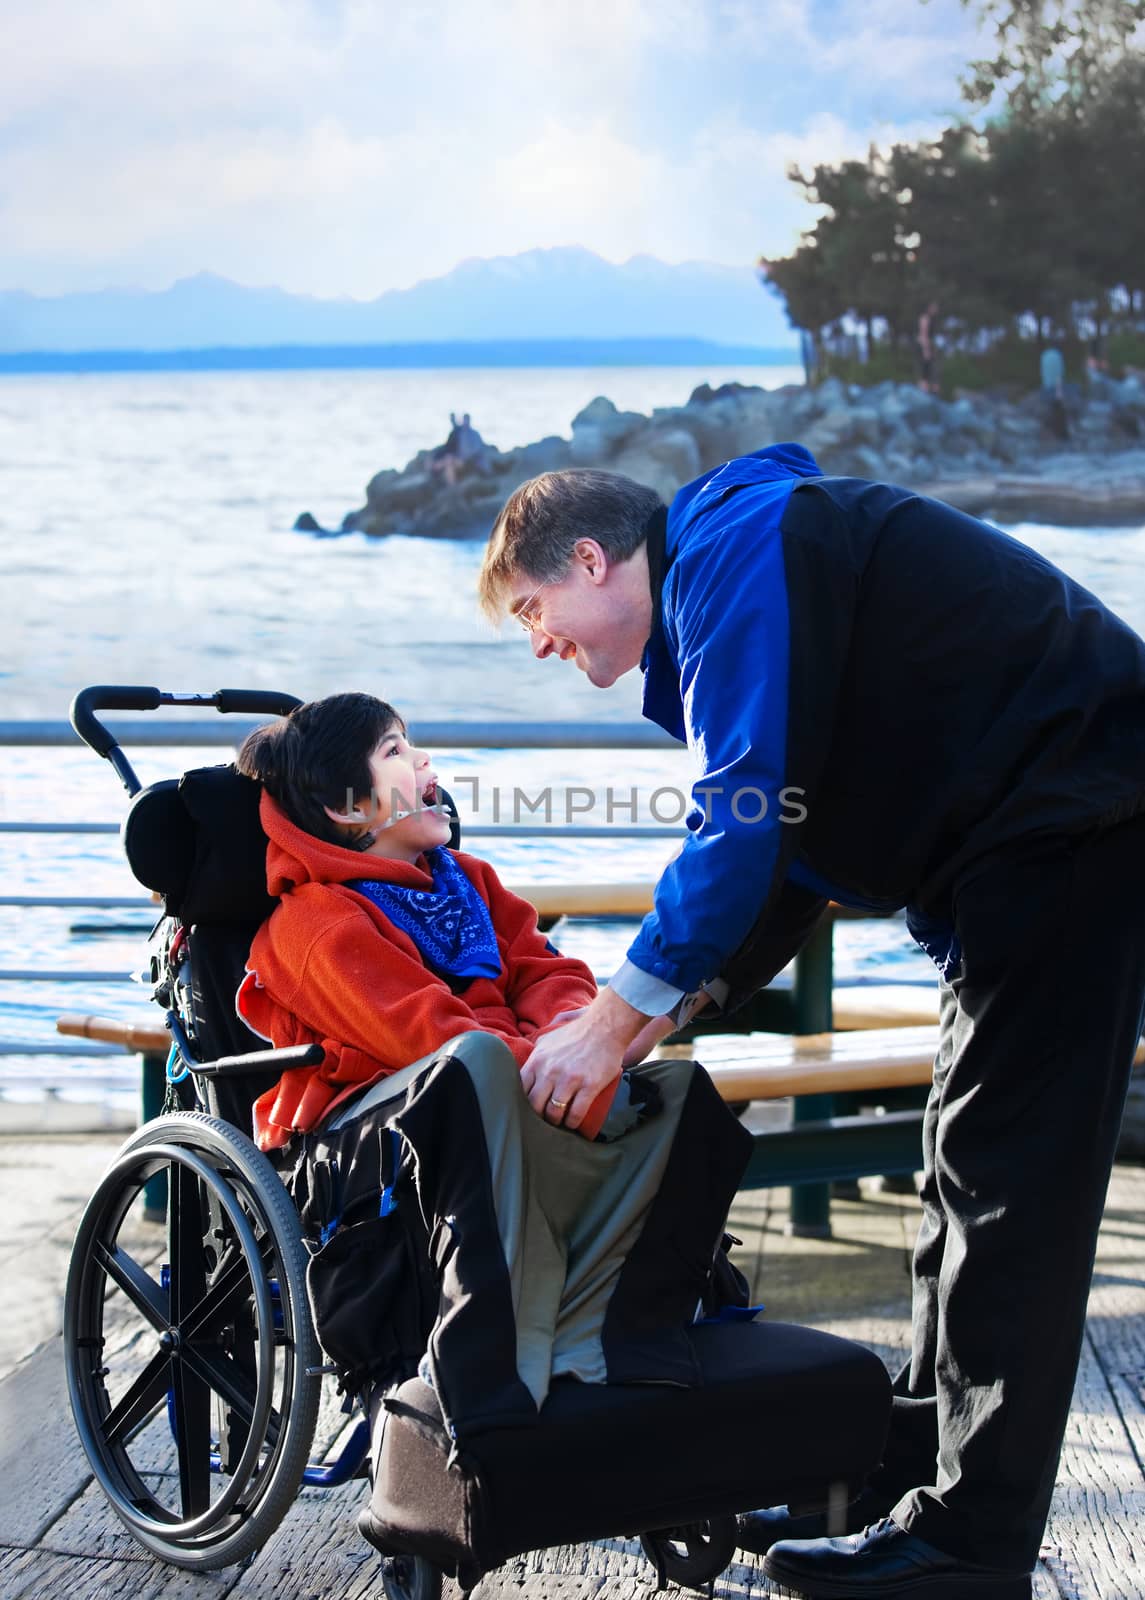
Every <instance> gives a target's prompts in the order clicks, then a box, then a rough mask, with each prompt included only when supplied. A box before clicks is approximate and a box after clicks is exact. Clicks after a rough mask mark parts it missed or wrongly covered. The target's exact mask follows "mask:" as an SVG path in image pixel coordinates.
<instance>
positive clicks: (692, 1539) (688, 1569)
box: [640, 1517, 737, 1589]
mask: <svg viewBox="0 0 1145 1600" xmlns="http://www.w3.org/2000/svg"><path fill="white" fill-rule="evenodd" d="M736 1527H737V1524H736V1519H735V1518H734V1517H709V1518H708V1520H707V1521H706V1522H692V1523H689V1524H688V1525H687V1526H686V1527H680V1528H657V1529H656V1530H655V1531H654V1532H652V1533H643V1534H641V1536H640V1543H641V1546H642V1547H643V1550H644V1554H645V1555H646V1556H647V1557H648V1559H649V1561H651V1563H652V1565H653V1566H654V1567H655V1568H656V1576H657V1578H658V1579H659V1581H660V1587H661V1588H663V1587H664V1584H665V1583H666V1582H668V1583H678V1584H679V1585H680V1587H681V1588H684V1589H706V1588H707V1587H708V1586H709V1584H711V1583H712V1581H713V1580H714V1579H715V1578H718V1577H719V1575H720V1573H721V1572H722V1571H723V1570H724V1568H725V1567H726V1566H727V1564H728V1562H729V1561H730V1560H731V1558H732V1556H733V1554H734V1553H735V1547H736Z"/></svg>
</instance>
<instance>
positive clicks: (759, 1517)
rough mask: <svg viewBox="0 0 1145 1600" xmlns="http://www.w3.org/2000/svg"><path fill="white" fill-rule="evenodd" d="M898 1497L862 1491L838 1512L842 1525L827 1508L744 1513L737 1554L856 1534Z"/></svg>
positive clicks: (770, 1508)
mask: <svg viewBox="0 0 1145 1600" xmlns="http://www.w3.org/2000/svg"><path fill="white" fill-rule="evenodd" d="M897 1499H898V1495H895V1496H894V1497H893V1498H889V1497H888V1496H886V1495H881V1494H878V1493H877V1492H876V1491H875V1490H873V1489H864V1490H863V1492H862V1493H861V1494H859V1495H857V1496H856V1498H855V1499H854V1500H850V1501H848V1502H847V1503H846V1504H845V1505H844V1506H843V1508H842V1511H843V1518H842V1522H841V1523H840V1522H839V1521H838V1518H837V1516H836V1519H835V1520H834V1521H832V1520H831V1518H830V1516H829V1513H828V1510H827V1507H826V1506H820V1507H818V1508H816V1509H814V1510H809V1511H800V1510H796V1511H793V1510H792V1509H791V1507H790V1506H768V1507H766V1508H765V1509H764V1510H762V1511H747V1512H745V1513H744V1514H743V1516H741V1517H739V1518H737V1521H738V1524H739V1527H738V1531H737V1533H736V1544H737V1545H738V1547H739V1548H740V1549H741V1550H751V1551H753V1552H754V1553H755V1554H756V1555H760V1556H762V1555H765V1554H766V1553H767V1551H768V1550H770V1549H771V1547H772V1545H773V1544H778V1543H779V1542H780V1540H781V1539H827V1538H830V1537H832V1536H833V1535H836V1534H841V1533H859V1532H860V1531H861V1530H862V1529H863V1528H865V1527H866V1526H867V1524H868V1523H870V1522H877V1521H878V1519H879V1518H880V1517H885V1516H886V1514H887V1512H888V1511H889V1510H890V1508H891V1506H892V1505H894V1504H895V1501H897Z"/></svg>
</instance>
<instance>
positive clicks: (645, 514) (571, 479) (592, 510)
mask: <svg viewBox="0 0 1145 1600" xmlns="http://www.w3.org/2000/svg"><path fill="white" fill-rule="evenodd" d="M663 503H664V502H663V501H662V500H661V499H660V496H659V495H658V494H657V493H656V491H655V490H654V489H647V488H645V486H644V485H643V484H642V483H637V482H636V481H635V480H634V479H632V478H625V477H624V476H622V474H621V473H619V472H597V471H595V470H593V469H591V468H588V467H570V468H568V469H567V470H565V471H563V472H542V473H541V475H540V477H539V478H530V479H529V481H528V483H523V484H522V485H521V487H520V488H519V489H514V491H513V493H512V494H511V495H510V496H509V498H508V500H506V502H505V504H504V506H503V507H502V508H501V513H500V515H499V516H498V518H497V521H496V522H495V523H494V525H493V532H492V533H491V534H490V536H489V547H488V549H487V550H486V552H485V560H484V561H483V562H482V564H481V575H480V577H479V578H478V580H477V594H478V598H479V600H480V602H481V609H482V610H483V611H484V612H485V614H486V615H487V616H489V617H491V618H492V619H493V620H494V621H495V622H496V621H499V620H500V618H501V616H502V614H503V612H504V610H505V592H506V590H507V589H508V588H509V586H510V585H511V584H512V583H513V581H514V579H515V578H517V577H518V576H519V575H520V574H522V573H524V574H526V575H527V576H528V577H529V578H531V579H533V580H534V581H535V582H536V583H556V582H558V581H559V580H560V579H561V578H563V577H564V575H565V573H566V572H567V571H568V569H569V565H570V563H571V561H572V558H573V550H574V548H575V546H576V542H577V540H578V539H583V538H586V537H587V538H590V539H595V540H596V542H597V543H598V544H599V545H600V547H601V549H602V550H603V551H604V553H605V555H607V556H608V558H609V560H611V561H627V560H628V558H629V556H631V555H634V554H635V552H636V551H637V550H638V549H639V548H640V546H641V545H642V544H643V543H644V540H645V538H646V536H647V532H648V521H649V518H650V517H651V516H652V514H653V512H654V511H657V510H659V508H660V507H661V506H662V505H663Z"/></svg>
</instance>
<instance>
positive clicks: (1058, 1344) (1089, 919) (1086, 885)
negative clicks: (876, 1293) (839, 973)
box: [878, 817, 1145, 1571]
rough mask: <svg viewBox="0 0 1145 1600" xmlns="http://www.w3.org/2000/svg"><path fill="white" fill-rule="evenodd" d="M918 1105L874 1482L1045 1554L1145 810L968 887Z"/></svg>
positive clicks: (1005, 1553)
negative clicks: (911, 1190)
mask: <svg viewBox="0 0 1145 1600" xmlns="http://www.w3.org/2000/svg"><path fill="white" fill-rule="evenodd" d="M955 925H956V928H957V931H958V934H959V937H960V940H961V944H962V953H963V954H962V964H961V968H960V970H959V971H958V972H957V973H956V974H955V975H954V977H953V979H952V981H951V983H950V985H949V987H947V986H944V988H943V996H942V1014H941V1015H942V1026H941V1032H940V1045H939V1054H938V1059H937V1062H936V1065H935V1075H934V1087H933V1090H932V1092H931V1095H930V1100H929V1103H928V1105H927V1110H926V1117H925V1126H924V1184H923V1190H922V1204H923V1220H922V1228H921V1232H920V1234H919V1238H918V1243H917V1246H916V1249H915V1256H914V1307H913V1322H914V1330H913V1346H912V1352H911V1357H910V1360H909V1361H908V1362H907V1364H906V1366H905V1367H904V1368H903V1370H902V1372H900V1373H899V1375H898V1378H897V1379H896V1381H895V1407H894V1420H893V1423H892V1428H891V1440H890V1443H889V1445H888V1452H887V1455H886V1458H885V1461H884V1467H883V1469H882V1472H881V1475H880V1478H879V1480H878V1485H879V1487H880V1488H881V1489H884V1490H887V1491H888V1492H889V1493H891V1494H899V1493H902V1494H903V1495H904V1498H903V1499H902V1500H901V1501H900V1503H899V1505H898V1506H897V1507H896V1510H895V1517H896V1520H897V1521H899V1522H900V1523H902V1524H903V1525H905V1526H907V1527H909V1528H910V1529H911V1530H912V1531H913V1532H914V1533H916V1534H918V1535H920V1536H921V1537H922V1538H924V1539H926V1540H928V1541H929V1542H930V1543H931V1544H934V1545H936V1546H937V1547H938V1548H939V1549H941V1550H945V1551H947V1552H948V1553H950V1554H952V1555H955V1556H959V1557H962V1558H963V1559H966V1560H969V1561H975V1562H980V1563H982V1564H985V1565H988V1566H992V1567H997V1568H1000V1569H1003V1570H1011V1571H1026V1570H1029V1569H1030V1568H1032V1567H1033V1565H1034V1562H1035V1561H1036V1560H1037V1556H1038V1548H1039V1544H1040V1541H1041V1536H1042V1532H1043V1530H1044V1528H1045V1522H1046V1517H1047V1515H1048V1512H1049V1506H1050V1496H1051V1494H1052V1492H1053V1486H1054V1478H1055V1473H1056V1468H1057V1462H1058V1456H1059V1454H1060V1451H1061V1443H1062V1438H1063V1435H1064V1432H1065V1426H1066V1421H1067V1418H1068V1414H1069V1406H1070V1399H1071V1396H1072V1392H1073V1383H1074V1377H1075V1374H1076V1371H1077V1364H1078V1357H1079V1355H1080V1351H1081V1342H1082V1338H1083V1335H1084V1329H1085V1312H1086V1300H1087V1295H1088V1290H1089V1282H1090V1277H1091V1275H1092V1272H1093V1258H1094V1252H1095V1248H1096V1242H1097V1231H1098V1226H1099V1224H1100V1221H1101V1214H1102V1208H1103V1205H1104V1200H1105V1191H1106V1187H1107V1185H1108V1182H1109V1173H1110V1168H1111V1166H1112V1163H1113V1154H1114V1150H1115V1147H1116V1142H1117V1132H1118V1126H1119V1123H1120V1119H1121V1112H1122V1108H1123V1105H1124V1100H1125V1092H1126V1087H1127V1083H1128V1077H1129V1072H1130V1068H1131V1063H1132V1058H1133V1052H1134V1047H1135V1044H1136V1041H1137V1038H1138V1036H1139V1034H1140V1031H1141V1025H1142V1013H1143V1005H1145V818H1142V817H1139V818H1136V819H1134V820H1132V821H1130V822H1125V823H1121V824H1119V825H1118V826H1116V827H1113V828H1109V829H1106V830H1103V831H1097V832H1094V833H1090V834H1084V835H1080V836H1078V837H1076V838H1056V839H1050V840H1041V841H1034V840H1031V841H1027V842H1026V843H1025V845H1024V846H1022V847H1021V848H1020V849H1019V850H1017V851H1015V852H1013V853H1011V854H1010V855H1009V856H1008V858H1007V859H1006V860H1005V861H1004V862H1002V863H999V864H995V865H993V866H991V867H989V868H988V869H986V870H984V871H982V872H981V873H979V875H978V876H976V877H973V878H972V879H971V880H970V882H969V883H968V884H966V885H965V886H964V887H963V888H962V889H961V890H960V892H959V893H958V896H957V899H956V904H955Z"/></svg>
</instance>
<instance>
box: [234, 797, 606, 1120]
mask: <svg viewBox="0 0 1145 1600" xmlns="http://www.w3.org/2000/svg"><path fill="white" fill-rule="evenodd" d="M259 815H260V817H261V819H262V825H263V828H264V829H265V830H266V833H267V836H268V838H269V840H270V843H269V846H268V848H267V853H266V880H267V887H268V889H269V890H270V893H271V894H273V895H277V896H279V897H280V899H279V904H278V905H277V906H276V907H275V909H274V911H273V912H272V913H271V915H270V916H269V917H268V918H267V920H266V921H265V922H264V923H263V925H262V927H261V928H260V929H259V931H258V933H257V934H256V935H255V938H254V943H253V944H252V946H251V952H250V958H249V960H248V962H247V973H246V977H245V978H244V979H243V982H242V984H241V986H240V988H239V991H238V995H237V997H236V1005H237V1007H238V1012H239V1015H240V1016H241V1017H242V1018H243V1020H244V1021H245V1022H246V1023H247V1025H248V1026H249V1027H250V1028H252V1029H253V1030H254V1032H255V1033H257V1034H259V1035H260V1037H262V1038H264V1039H269V1040H270V1041H271V1043H272V1044H274V1045H275V1046H276V1047H282V1046H285V1045H296V1044H315V1043H316V1044H321V1045H322V1047H323V1049H324V1050H325V1052H326V1055H325V1060H324V1061H323V1062H322V1064H321V1065H320V1066H317V1067H299V1068H296V1069H294V1070H292V1071H289V1072H285V1073H283V1075H282V1077H281V1078H280V1079H279V1080H278V1082H277V1083H276V1084H275V1085H274V1087H273V1088H272V1089H270V1090H268V1091H267V1093H266V1094H264V1095H262V1096H261V1097H260V1098H259V1099H258V1100H257V1101H256V1102H255V1107H254V1131H255V1139H256V1141H257V1143H258V1145H259V1147H260V1148H261V1149H263V1150H273V1149H277V1148H278V1147H279V1146H281V1145H284V1144H285V1143H286V1142H287V1140H288V1139H289V1137H290V1135H291V1133H293V1132H294V1131H295V1130H296V1129H302V1130H305V1129H309V1128H313V1127H315V1126H317V1124H318V1123H319V1122H320V1121H321V1120H322V1118H323V1117H324V1116H325V1115H326V1114H327V1112H328V1111H329V1110H330V1109H331V1107H332V1106H333V1105H334V1103H335V1101H337V1100H339V1099H341V1098H342V1097H343V1096H344V1095H346V1094H348V1093H349V1092H350V1091H351V1090H352V1089H355V1088H359V1087H361V1086H362V1085H363V1084H366V1083H372V1082H373V1081H374V1080H375V1079H377V1078H380V1077H384V1076H385V1075H386V1074H387V1073H390V1072H397V1071H400V1070H401V1068H402V1067H406V1066H408V1065H409V1063H410V1062H411V1061H416V1060H418V1059H419V1057H421V1056H424V1055H429V1054H430V1053H431V1052H432V1051H434V1050H437V1049H439V1048H440V1047H441V1046H442V1045H443V1044H444V1043H445V1042H446V1040H448V1039H452V1038H453V1037H454V1036H455V1035H457V1034H459V1033H466V1032H471V1031H473V1030H475V1029H480V1030H482V1031H484V1032H485V1033H492V1034H495V1035H496V1036H497V1037H498V1038H500V1039H503V1040H504V1041H505V1043H506V1044H507V1045H508V1046H509V1049H510V1050H511V1051H512V1052H513V1054H514V1056H515V1057H516V1058H517V1060H518V1062H520V1063H522V1064H523V1063H524V1062H525V1061H526V1060H527V1059H528V1056H529V1052H530V1051H531V1050H532V1048H533V1040H534V1039H535V1038H536V1036H537V1034H538V1033H539V1032H540V1031H541V1030H542V1029H543V1028H545V1027H546V1026H547V1025H548V1024H549V1023H550V1022H552V1021H553V1019H554V1018H555V1017H556V1016H558V1015H559V1013H560V1012H562V1011H570V1010H572V1009H574V1008H576V1007H579V1006H585V1005H587V1004H588V1003H589V1001H590V1000H591V999H592V998H593V996H594V995H595V993H596V984H595V982H594V980H593V976H592V973H591V972H590V971H589V969H588V968H587V967H586V966H585V965H584V963H583V962H582V961H576V960H574V959H573V958H572V957H569V956H562V955H559V954H557V953H556V952H555V951H554V950H553V949H552V947H551V946H550V945H549V943H548V941H547V940H546V938H545V937H544V935H543V934H542V933H540V932H539V931H538V929H537V914H536V911H535V910H534V909H533V907H532V906H531V905H530V904H529V902H528V901H527V900H521V899H518V897H517V896H516V895H514V894H510V893H509V891H508V890H507V889H506V888H505V887H504V886H503V884H502V883H501V882H500V880H499V879H498V877H497V874H496V873H495V872H494V871H493V868H492V867H491V866H489V865H488V863H487V862H484V861H479V860H478V859H477V858H476V857H475V856H469V855H465V854H463V853H461V852H460V851H458V852H456V859H457V861H458V863H459V864H460V866H461V868H462V870H463V871H464V872H465V874H466V876H467V877H468V878H469V879H470V880H471V881H472V882H473V883H474V884H475V885H476V887H477V891H478V893H479V894H480V895H481V897H482V899H483V900H484V901H485V903H486V905H488V907H489V912H490V916H491V918H492V922H493V931H494V933H495V934H496V936H497V947H498V949H499V951H500V954H501V971H500V973H499V974H498V976H497V977H496V978H474V979H471V980H470V982H469V983H468V985H467V987H466V988H465V990H464V993H462V994H455V993H454V992H453V991H452V990H451V989H450V987H449V985H448V983H446V982H445V980H444V979H443V978H440V977H438V976H437V974H436V973H434V972H432V971H431V970H430V969H429V967H427V966H426V964H425V962H424V961H423V960H422V958H421V955H420V954H419V952H418V949H417V946H416V945H415V944H414V942H413V940H412V939H411V938H410V937H409V936H408V934H406V933H404V932H402V930H401V929H399V928H397V927H395V926H394V924H393V923H392V922H390V920H389V919H388V918H387V917H386V915H385V914H384V912H382V911H381V910H380V909H379V907H377V906H376V905H374V903H373V902H372V901H370V900H367V899H366V897H365V896H364V895H360V894H356V893H355V892H354V890H353V889H348V888H347V887H346V881H347V880H348V879H354V878H377V879H380V880H381V881H382V882H384V883H397V884H406V885H408V886H409V887H411V888H417V889H432V887H433V879H432V877H431V876H430V874H429V872H428V871H427V870H425V869H424V868H423V867H421V866H411V865H409V864H408V863H406V862H404V861H390V860H387V859H385V858H384V857H382V856H372V855H363V854H360V853H359V852H357V851H354V850H346V849H343V848H342V847H341V846H340V845H336V844H327V843H326V841H325V840H323V839H317V838H315V837H314V835H313V834H309V833H305V832H303V830H302V829H301V828H298V827H296V826H295V825H294V823H293V822H291V821H290V819H289V818H288V817H287V816H286V814H285V812H283V811H282V810H281V808H280V807H279V806H278V805H276V803H275V802H274V801H273V800H272V799H271V798H270V796H269V795H268V794H266V793H265V791H264V793H263V796H262V800H261V805H260V811H259Z"/></svg>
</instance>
